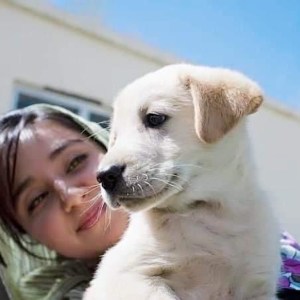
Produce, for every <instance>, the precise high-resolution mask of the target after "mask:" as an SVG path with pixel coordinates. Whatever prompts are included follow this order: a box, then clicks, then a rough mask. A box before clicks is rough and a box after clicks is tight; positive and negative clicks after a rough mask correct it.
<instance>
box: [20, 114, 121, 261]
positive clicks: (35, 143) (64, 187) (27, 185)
mask: <svg viewBox="0 0 300 300" xmlns="http://www.w3.org/2000/svg"><path fill="white" fill-rule="evenodd" d="M102 157H103V151H102V150H101V148H99V147H98V146H97V145H96V144H95V143H94V142H92V141H91V140H88V139H87V138H86V137H84V136H82V135H81V134H80V133H78V132H76V131H73V130H71V129H68V128H66V127H64V126H62V125H60V124H59V123H57V122H54V121H50V120H45V121H39V122H38V123H37V124H35V125H31V126H30V127H29V128H28V130H24V131H23V132H22V134H21V137H20V143H19V148H18V158H17V164H16V178H15V192H16V193H17V198H16V199H17V206H16V212H17V219H18V221H19V222H20V224H21V225H22V226H23V228H24V229H25V230H26V231H27V232H28V233H29V234H30V235H31V236H32V237H33V238H34V239H36V240H37V241H39V242H40V243H42V244H44V245H46V246H48V247H49V248H51V249H53V250H55V251H57V252H58V253H60V254H62V255H64V256H67V257H74V258H94V257H97V256H98V255H99V254H101V253H102V252H103V251H105V250H106V249H107V248H109V247H110V246H112V245H113V244H114V243H116V242H117V240H118V239H119V238H120V236H121V234H122V233H123V231H124V230H125V228H126V226H127V215H126V213H125V212H123V211H121V210H118V211H110V210H109V209H108V207H107V206H106V205H105V204H104V202H103V201H102V198H101V196H100V188H99V184H98V183H97V180H96V172H97V169H98V165H99V163H100V161H101V159H102Z"/></svg>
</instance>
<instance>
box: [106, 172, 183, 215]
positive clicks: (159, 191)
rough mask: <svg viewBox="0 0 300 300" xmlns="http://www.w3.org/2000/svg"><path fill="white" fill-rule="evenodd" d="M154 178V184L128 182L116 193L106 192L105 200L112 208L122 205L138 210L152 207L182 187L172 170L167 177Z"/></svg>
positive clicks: (131, 209)
mask: <svg viewBox="0 0 300 300" xmlns="http://www.w3.org/2000/svg"><path fill="white" fill-rule="evenodd" d="M156 180H157V182H156V184H153V185H152V184H151V183H149V182H146V181H143V182H137V183H135V184H128V185H126V187H123V188H120V189H119V190H118V192H117V193H114V194H107V195H106V196H107V197H108V198H109V199H106V200H108V201H107V202H108V203H109V205H110V206H112V208H118V207H120V206H122V207H124V208H126V209H128V210H130V211H139V210H141V209H146V208H148V209H149V208H154V207H156V205H158V204H159V203H161V202H162V201H164V200H166V199H168V198H169V197H170V196H172V195H174V194H176V193H179V192H180V191H182V189H183V187H182V184H180V182H179V176H178V173H175V172H174V173H173V174H172V175H171V176H170V177H169V178H156ZM157 183H160V184H157ZM161 183H163V184H161ZM105 198H106V197H105Z"/></svg>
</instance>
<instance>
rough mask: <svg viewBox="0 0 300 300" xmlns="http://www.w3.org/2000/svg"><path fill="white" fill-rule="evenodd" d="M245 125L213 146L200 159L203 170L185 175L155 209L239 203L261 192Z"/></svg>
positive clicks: (236, 204) (171, 210) (229, 205)
mask: <svg viewBox="0 0 300 300" xmlns="http://www.w3.org/2000/svg"><path fill="white" fill-rule="evenodd" d="M250 149H251V146H250V143H249V139H248V136H247V130H246V128H245V124H241V126H239V127H238V128H236V129H234V130H233V131H232V132H231V133H229V134H228V135H227V136H225V137H224V139H222V140H221V141H220V142H219V143H217V144H216V145H213V146H212V147H211V148H210V149H209V150H208V151H207V152H206V153H204V159H202V161H201V167H203V171H200V172H199V173H197V174H193V175H192V176H191V177H190V178H188V180H187V182H186V186H185V187H184V189H183V191H182V192H180V193H179V194H175V195H173V196H172V197H170V198H169V199H166V200H165V201H164V202H163V203H160V204H159V206H158V207H156V208H157V209H161V210H164V211H169V212H184V211H187V210H190V209H191V208H201V207H202V208H205V209H208V208H216V207H217V206H218V207H223V208H224V209H231V207H235V209H236V207H237V206H239V205H240V206H241V207H243V206H244V204H245V203H253V202H255V201H256V199H257V198H258V197H260V195H261V191H260V187H259V184H258V181H257V175H256V170H255V166H254V163H253V160H252V156H251V151H250Z"/></svg>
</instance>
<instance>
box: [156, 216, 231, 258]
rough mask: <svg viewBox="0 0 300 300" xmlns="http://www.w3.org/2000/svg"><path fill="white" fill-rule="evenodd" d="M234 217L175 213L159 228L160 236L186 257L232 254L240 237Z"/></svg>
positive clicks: (158, 234)
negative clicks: (233, 220) (232, 218)
mask: <svg viewBox="0 0 300 300" xmlns="http://www.w3.org/2000/svg"><path fill="white" fill-rule="evenodd" d="M232 225H233V224H231V222H230V220H226V219H221V218H219V219H217V218H216V217H213V216H207V215H205V216H203V215H201V214H199V213H198V214H197V213H191V214H189V215H175V214H174V215H171V216H168V217H166V218H165V220H164V221H163V222H162V224H161V226H160V227H157V228H156V230H155V231H156V232H154V234H155V235H156V240H157V241H158V242H159V243H160V244H161V245H162V247H165V250H166V251H167V252H169V253H170V254H171V253H172V252H174V254H175V253H176V256H179V257H180V256H181V255H182V257H183V259H185V258H186V257H194V256H195V257H198V256H203V255H204V256H213V257H216V256H219V255H220V256H222V257H223V256H230V253H231V252H232V244H231V243H232V242H233V241H234V240H235V238H236V234H235V230H236V229H233V226H232Z"/></svg>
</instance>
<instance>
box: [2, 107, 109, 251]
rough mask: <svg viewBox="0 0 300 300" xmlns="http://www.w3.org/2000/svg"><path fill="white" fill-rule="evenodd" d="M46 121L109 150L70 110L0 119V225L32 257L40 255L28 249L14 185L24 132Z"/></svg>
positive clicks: (30, 111) (31, 111)
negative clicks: (20, 141)
mask: <svg viewBox="0 0 300 300" xmlns="http://www.w3.org/2000/svg"><path fill="white" fill-rule="evenodd" d="M42 120H52V121H55V122H57V123H59V124H61V125H63V126H65V127H66V128H69V129H72V130H75V131H77V132H80V133H81V134H82V135H84V136H86V137H87V138H90V139H91V141H94V142H95V143H97V144H98V145H99V147H100V148H102V149H105V148H106V147H105V145H103V144H102V143H101V142H100V141H99V140H97V139H96V138H95V135H94V134H92V132H91V130H87V126H85V125H84V123H82V122H80V121H79V119H78V118H77V116H75V115H74V114H72V113H71V112H69V111H66V110H62V109H60V108H57V107H55V106H50V105H32V106H29V107H26V108H22V109H17V110H13V111H11V112H9V113H7V114H5V115H3V116H2V117H0V170H1V173H2V174H1V175H0V224H1V226H2V228H3V230H4V231H5V232H6V233H7V234H9V236H10V237H11V238H12V239H13V240H14V241H15V242H16V244H17V245H18V246H19V247H20V248H21V249H23V250H24V251H25V252H27V253H28V254H31V255H34V256H36V255H35V254H34V253H32V252H31V251H30V250H29V249H28V248H27V247H26V243H28V241H27V240H26V238H25V237H26V235H25V231H24V229H23V228H22V226H21V225H20V224H19V223H18V222H17V219H16V216H15V197H14V194H13V186H14V180H15V175H16V174H15V169H16V162H17V153H18V144H19V139H20V135H21V132H22V131H23V130H24V129H25V128H27V127H28V125H33V124H35V123H36V122H39V121H42Z"/></svg>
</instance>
